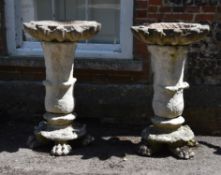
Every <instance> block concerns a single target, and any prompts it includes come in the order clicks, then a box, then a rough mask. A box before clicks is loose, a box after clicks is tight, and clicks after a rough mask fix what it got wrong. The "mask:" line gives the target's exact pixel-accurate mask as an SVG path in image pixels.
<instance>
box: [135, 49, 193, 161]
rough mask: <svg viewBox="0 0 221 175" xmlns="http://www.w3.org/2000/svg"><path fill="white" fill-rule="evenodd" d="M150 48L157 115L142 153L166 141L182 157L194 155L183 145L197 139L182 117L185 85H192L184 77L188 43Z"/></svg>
mask: <svg viewBox="0 0 221 175" xmlns="http://www.w3.org/2000/svg"><path fill="white" fill-rule="evenodd" d="M148 50H149V51H150V53H151V63H152V69H153V73H154V85H153V88H154V96H153V102H152V105H153V110H154V114H155V116H153V117H152V118H151V121H152V124H153V125H151V126H149V127H148V128H146V129H145V130H144V131H143V133H142V144H141V146H140V148H139V153H140V154H142V155H147V156H151V155H152V154H153V153H154V152H155V151H158V150H157V148H159V149H160V148H162V145H164V146H165V145H166V146H168V147H169V150H171V151H172V153H173V154H175V155H176V156H178V157H179V158H183V159H188V158H191V157H193V155H194V153H193V152H192V151H191V150H190V149H185V150H183V149H182V148H183V147H186V146H190V145H192V146H193V145H194V144H195V143H196V142H195V137H194V134H193V132H192V130H191V129H190V128H189V127H188V126H186V125H183V124H184V122H185V119H184V118H183V117H182V113H183V109H184V99H183V89H185V88H188V87H189V85H188V83H187V82H184V81H183V77H184V69H185V62H186V57H187V47H186V46H157V45H155V46H154V45H151V46H148ZM178 148H179V149H178ZM177 150H180V151H177Z"/></svg>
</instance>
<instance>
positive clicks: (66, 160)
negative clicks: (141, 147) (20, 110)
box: [0, 122, 221, 175]
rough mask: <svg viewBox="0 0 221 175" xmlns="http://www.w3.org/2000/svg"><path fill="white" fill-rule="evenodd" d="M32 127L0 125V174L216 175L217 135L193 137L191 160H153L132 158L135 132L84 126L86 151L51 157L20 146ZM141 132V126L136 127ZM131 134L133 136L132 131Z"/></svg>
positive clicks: (220, 158)
mask: <svg viewBox="0 0 221 175" xmlns="http://www.w3.org/2000/svg"><path fill="white" fill-rule="evenodd" d="M33 126H34V125H31V124H28V123H24V122H14V123H11V122H8V123H6V124H4V125H1V127H0V140H1V144H0V174H1V175H21V174H22V175H30V174H31V175H77V174H78V175H79V174H81V175H99V174H100V175H101V174H107V175H113V174H125V175H128V174H141V175H177V174H179V175H208V174H211V175H220V172H221V167H220V161H221V147H220V145H221V139H220V137H202V136H201V137H197V140H199V142H200V146H199V148H198V149H197V150H196V157H195V158H194V159H191V160H188V161H186V160H176V159H175V158H173V157H171V156H168V155H167V154H166V153H163V154H160V155H157V156H156V157H154V158H146V157H141V156H138V155H136V152H135V148H136V146H137V142H138V141H139V139H138V137H139V135H140V134H139V132H137V131H134V130H133V128H132V129H128V128H127V129H122V128H121V129H119V128H118V129H117V128H116V127H115V126H112V127H107V126H104V125H97V124H92V123H88V126H90V127H91V128H89V129H90V130H91V132H93V134H94V135H95V136H96V140H95V142H94V143H93V144H92V145H90V146H88V147H84V148H82V147H75V148H74V150H73V153H72V154H71V156H66V157H52V156H50V155H48V154H47V153H46V152H47V151H48V150H49V149H50V147H48V148H46V149H45V148H44V149H38V150H36V151H32V150H31V149H28V148H27V147H26V145H25V141H26V138H27V137H28V135H29V133H30V132H31V131H32V127H33ZM138 130H141V127H140V128H138ZM132 131H133V132H132Z"/></svg>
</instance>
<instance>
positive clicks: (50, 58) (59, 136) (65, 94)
mask: <svg viewBox="0 0 221 175" xmlns="http://www.w3.org/2000/svg"><path fill="white" fill-rule="evenodd" d="M100 28H101V25H100V24H99V23H97V22H95V21H72V22H56V21H31V22H29V23H24V29H25V31H26V32H28V33H29V34H30V35H31V36H32V37H34V38H36V39H38V40H40V41H42V48H43V52H44V58H45V66H46V80H45V81H44V82H43V84H44V86H45V88H46V96H45V109H46V111H47V112H46V113H45V114H44V115H43V118H44V121H42V122H40V124H39V126H37V127H36V128H35V131H34V137H30V138H29V141H28V144H29V146H30V147H32V148H33V147H36V146H38V145H40V144H41V143H46V142H47V141H48V140H50V141H54V142H55V143H56V144H55V146H54V147H53V148H52V151H51V153H52V154H53V155H58V156H60V155H67V154H69V153H70V151H71V146H70V145H69V144H68V141H71V140H75V139H78V138H82V137H83V138H84V139H83V142H84V143H89V142H90V141H92V140H93V139H92V138H91V137H90V136H86V126H85V125H81V124H78V123H76V122H73V121H74V120H75V118H76V116H75V114H72V112H73V110H74V107H75V100H74V96H73V90H74V85H75V82H76V78H74V77H73V69H74V64H73V62H74V52H75V49H76V42H78V41H79V40H86V39H89V38H91V37H93V36H94V35H95V34H96V33H98V32H99V31H100Z"/></svg>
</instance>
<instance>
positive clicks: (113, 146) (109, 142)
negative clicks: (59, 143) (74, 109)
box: [0, 121, 168, 160]
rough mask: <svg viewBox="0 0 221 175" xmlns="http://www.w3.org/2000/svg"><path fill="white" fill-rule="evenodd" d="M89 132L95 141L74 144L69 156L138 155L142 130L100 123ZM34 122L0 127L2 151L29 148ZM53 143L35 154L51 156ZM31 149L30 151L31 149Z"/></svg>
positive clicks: (162, 154) (0, 147)
mask: <svg viewBox="0 0 221 175" xmlns="http://www.w3.org/2000/svg"><path fill="white" fill-rule="evenodd" d="M83 123H86V124H87V126H89V127H88V133H89V134H91V135H93V136H94V137H95V141H94V142H93V143H92V144H91V145H88V146H86V147H82V145H81V144H80V143H79V141H78V140H76V141H73V142H71V143H70V144H71V145H72V148H73V152H72V153H71V154H70V155H69V156H72V155H81V159H92V158H95V157H96V158H98V159H99V160H107V159H109V158H111V157H112V156H115V157H119V158H124V157H125V156H126V155H136V154H137V153H136V150H137V146H138V143H139V141H140V131H141V130H142V128H140V127H134V128H131V127H129V128H128V127H126V128H125V127H121V128H120V127H119V126H117V125H107V124H100V123H99V122H91V121H89V122H85V121H83ZM33 128H34V125H33V123H27V122H21V121H17V122H16V121H13V122H12V121H9V122H6V123H5V124H4V125H3V126H2V127H1V128H0V140H1V144H0V152H3V151H6V152H17V151H18V150H19V149H20V148H28V146H27V145H26V142H27V138H28V137H29V136H30V134H32V133H33ZM52 147H53V143H51V144H48V145H44V146H42V147H39V148H37V149H35V150H34V151H36V152H40V153H50V150H51V148H52ZM28 149H29V148H28ZM166 156H168V154H167V153H166V152H163V153H160V155H156V158H162V157H166Z"/></svg>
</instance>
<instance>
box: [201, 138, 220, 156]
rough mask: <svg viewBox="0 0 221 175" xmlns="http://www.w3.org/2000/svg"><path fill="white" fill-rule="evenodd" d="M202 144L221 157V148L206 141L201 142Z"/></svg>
mask: <svg viewBox="0 0 221 175" xmlns="http://www.w3.org/2000/svg"><path fill="white" fill-rule="evenodd" d="M199 143H200V144H202V145H205V146H207V147H208V148H211V149H214V150H215V151H214V154H217V155H221V147H220V146H217V145H213V144H211V143H208V142H205V141H199Z"/></svg>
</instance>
